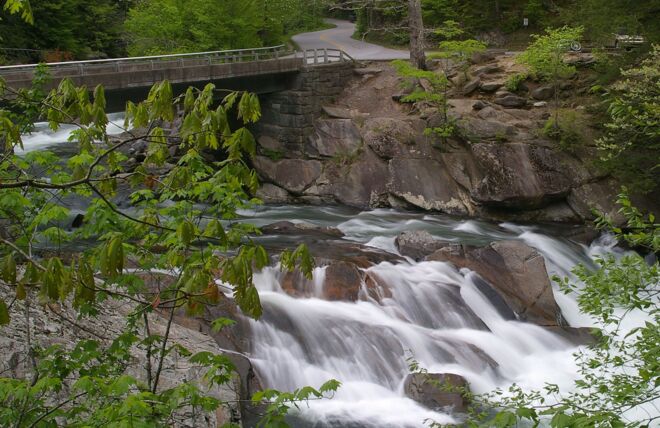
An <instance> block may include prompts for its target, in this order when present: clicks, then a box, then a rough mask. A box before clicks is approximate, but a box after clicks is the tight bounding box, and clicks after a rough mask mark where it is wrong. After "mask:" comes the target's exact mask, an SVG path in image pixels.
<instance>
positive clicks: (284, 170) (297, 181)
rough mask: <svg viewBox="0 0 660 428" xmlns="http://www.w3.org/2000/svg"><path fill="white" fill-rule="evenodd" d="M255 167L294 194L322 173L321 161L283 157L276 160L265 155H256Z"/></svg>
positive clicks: (264, 176)
mask: <svg viewBox="0 0 660 428" xmlns="http://www.w3.org/2000/svg"><path fill="white" fill-rule="evenodd" d="M253 164H254V168H255V169H256V170H257V172H258V173H259V175H260V176H261V177H262V178H263V179H264V180H265V181H268V182H271V183H273V184H275V185H277V186H278V187H281V188H283V189H285V190H287V191H289V192H291V193H293V194H301V193H302V192H303V191H304V190H305V189H307V188H308V187H309V186H311V185H312V183H313V182H314V180H316V179H317V178H318V177H319V176H320V175H321V162H319V161H315V160H305V159H282V160H279V161H275V160H272V159H269V158H267V157H265V156H256V157H255V158H254V160H253Z"/></svg>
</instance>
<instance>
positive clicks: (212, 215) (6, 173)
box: [0, 79, 313, 426]
mask: <svg viewBox="0 0 660 428" xmlns="http://www.w3.org/2000/svg"><path fill="white" fill-rule="evenodd" d="M1 87H2V93H1V94H0V96H1V97H12V98H17V99H18V100H20V103H21V105H25V106H28V105H29V104H31V103H32V104H33V105H31V106H29V108H26V109H25V111H32V109H34V108H37V107H38V108H39V112H40V115H41V116H42V117H45V118H46V119H47V120H48V122H49V124H50V127H51V128H52V129H53V130H57V129H58V128H59V127H60V126H62V125H63V124H69V125H73V126H75V127H76V128H77V129H76V130H75V131H73V133H72V136H71V138H70V142H69V143H65V144H70V145H74V146H75V147H76V148H77V150H76V153H75V154H74V155H73V156H72V157H70V158H69V159H68V160H67V161H66V162H60V161H58V158H57V156H56V155H55V154H53V153H51V152H49V151H47V150H40V151H33V152H29V153H25V154H21V155H15V154H13V153H14V149H18V148H22V145H23V142H22V138H21V128H22V122H20V121H15V120H14V117H15V113H11V112H9V111H7V110H1V111H0V141H2V142H3V145H4V146H3V150H2V152H1V153H2V155H0V221H2V233H1V234H0V259H1V260H2V261H1V262H0V264H1V266H2V269H1V276H0V279H2V281H3V283H4V284H5V285H2V287H3V288H4V287H8V288H9V290H13V291H11V293H12V294H13V296H14V297H13V299H11V300H10V301H4V300H3V299H1V298H0V324H8V323H12V324H13V323H19V322H25V323H26V324H27V325H28V326H29V325H31V321H30V319H29V312H26V315H25V317H26V319H25V320H21V317H14V318H11V319H10V318H9V311H10V309H11V307H12V306H13V305H14V304H16V302H17V301H24V302H25V303H26V304H29V303H30V302H33V303H32V304H44V305H46V304H49V303H62V304H64V303H65V302H72V304H73V306H74V307H75V308H76V309H77V310H78V311H79V312H80V317H82V318H83V319H84V318H85V317H88V316H92V317H93V316H96V315H97V313H98V308H99V306H100V305H103V304H104V302H105V301H107V300H108V299H121V300H124V301H126V300H128V301H130V302H132V303H133V304H134V305H135V308H134V312H133V315H132V316H131V319H129V320H128V327H127V328H128V330H127V332H126V333H125V334H124V335H122V336H121V337H119V338H117V339H116V340H115V342H114V343H112V344H111V345H110V347H109V348H105V347H103V346H102V345H101V344H100V343H98V342H81V343H79V344H78V345H77V346H76V347H75V348H74V349H66V350H65V349H61V348H50V349H48V350H45V351H44V350H41V349H40V348H39V344H38V343H31V342H30V340H29V336H28V341H27V344H28V346H27V348H28V349H27V355H26V356H25V358H26V359H27V361H32V362H33V366H32V371H31V374H30V375H29V376H28V377H27V378H25V379H8V378H4V379H2V380H1V381H0V424H2V425H5V423H4V421H7V420H12V421H18V423H17V424H15V425H16V426H30V425H31V424H33V423H42V422H43V423H44V424H46V423H52V422H53V421H54V420H55V419H54V418H57V420H58V421H66V422H67V424H70V425H72V426H76V425H82V424H85V425H87V424H88V423H89V424H92V425H96V426H107V425H108V424H111V425H122V424H127V423H129V421H131V422H130V423H133V424H138V425H142V426H144V425H145V424H147V425H167V424H168V421H169V420H170V418H171V416H172V414H174V413H175V412H176V411H177V410H178V409H180V408H181V407H183V406H190V405H192V406H197V407H198V408H200V409H203V410H205V411H207V410H210V409H214V408H217V407H218V406H219V405H220V403H219V402H218V401H217V400H212V399H210V398H208V397H206V396H205V394H204V393H203V392H202V391H201V390H199V389H198V388H197V386H195V385H193V384H190V383H182V384H179V385H175V386H174V387H171V388H163V387H161V386H160V385H161V383H162V382H160V378H161V368H162V365H163V361H164V359H165V358H166V356H167V355H168V354H170V353H171V352H175V350H176V352H179V353H180V354H181V356H182V357H185V358H189V360H190V362H191V363H192V364H194V365H197V366H201V367H206V368H207V375H206V381H207V383H210V384H222V383H226V382H227V381H228V379H229V373H230V372H231V370H232V367H231V365H230V364H229V363H228V361H227V360H226V357H224V356H222V355H218V356H215V355H210V354H202V355H200V354H198V355H196V356H190V355H188V354H189V353H188V352H186V350H185V349H182V348H181V347H178V346H176V345H173V344H171V343H170V337H169V331H170V330H169V326H170V325H171V323H172V320H173V317H174V316H175V315H176V314H178V313H180V312H184V313H185V314H187V315H199V314H201V313H203V311H204V310H205V308H206V307H208V306H210V305H216V304H218V303H219V302H220V300H221V298H222V292H221V291H220V289H219V286H218V285H217V284H216V279H218V280H220V281H221V282H222V284H223V285H222V287H226V288H227V291H228V292H229V293H231V294H233V298H234V301H235V302H236V304H237V305H238V307H239V308H240V309H241V311H242V312H243V313H244V314H245V315H248V316H251V317H255V318H258V317H259V316H260V315H261V305H260V301H259V295H258V293H257V290H256V288H255V286H254V284H253V281H252V278H253V276H252V272H253V269H261V268H263V267H265V266H266V265H268V264H269V263H270V258H269V255H268V254H267V252H266V250H265V249H264V248H263V247H262V246H260V245H257V244H255V243H254V242H253V241H252V240H251V239H250V237H251V236H254V235H255V234H258V230H257V229H256V228H255V227H253V226H251V225H249V224H243V223H235V222H231V220H232V219H234V218H236V216H237V213H236V210H237V209H239V208H243V207H249V206H252V205H253V204H254V203H256V202H257V201H254V200H251V199H250V197H249V194H250V193H253V192H254V191H255V190H256V186H257V185H258V183H257V178H256V174H255V173H254V172H253V171H252V170H250V169H249V168H248V166H247V163H246V158H247V157H250V156H252V155H254V153H255V141H254V138H253V136H252V134H251V133H250V131H249V130H248V126H250V125H251V124H253V123H254V122H256V121H257V120H258V119H259V117H260V108H259V101H258V99H257V97H256V96H255V95H254V94H250V93H236V92H235V93H230V94H229V95H227V96H226V97H224V99H222V102H221V103H220V104H219V105H217V106H216V105H215V99H216V97H217V94H218V92H217V91H216V89H215V87H214V85H212V84H209V85H207V86H206V87H205V88H204V89H203V90H196V89H193V88H190V89H188V91H187V92H186V93H185V94H183V95H181V96H175V95H174V93H173V89H172V86H171V85H170V84H169V83H168V82H167V81H165V82H162V83H159V84H157V85H155V86H154V87H153V88H152V89H151V91H150V92H149V95H148V97H147V99H146V100H145V101H144V102H142V103H138V104H133V103H131V102H129V103H128V104H127V107H126V123H125V124H124V127H125V129H126V130H129V129H133V130H136V131H130V132H128V133H127V134H125V136H124V137H123V138H120V139H119V140H117V139H114V138H110V136H109V135H108V134H107V130H106V127H107V125H108V118H107V115H106V111H105V108H106V101H105V93H104V90H103V88H102V87H100V86H99V87H97V88H95V89H94V91H93V95H92V96H91V97H90V95H89V92H88V89H87V88H85V87H81V88H77V87H75V86H74V85H73V83H72V82H71V81H70V80H66V79H65V80H63V81H62V82H61V83H60V84H59V85H58V87H57V88H56V89H54V90H53V91H51V93H50V94H49V95H48V96H47V97H46V98H45V100H38V99H36V98H39V97H31V96H30V94H29V93H25V92H18V91H14V90H12V89H11V88H7V87H5V86H4V84H3V85H1ZM176 111H181V112H183V113H182V117H181V125H180V127H179V129H178V132H172V130H171V126H169V127H168V124H171V123H172V122H174V120H175V112H176ZM229 111H233V112H236V115H237V118H238V120H236V121H231V123H236V124H237V125H238V127H237V129H233V128H232V126H231V125H230V118H229V113H228V112H229ZM137 130H141V131H137ZM139 140H142V141H145V142H146V143H147V144H148V149H147V156H146V159H144V161H142V162H139V163H138V164H137V165H131V164H130V163H127V162H126V160H127V158H126V156H125V155H123V154H122V149H126V148H127V147H128V146H129V145H130V144H132V143H134V142H136V141H139ZM170 148H176V149H177V151H178V152H179V153H181V156H180V157H179V158H177V160H175V164H174V165H172V166H171V167H169V168H166V169H165V170H164V169H163V167H164V166H165V163H166V161H172V160H171V159H170V155H169V150H170ZM210 151H215V152H216V153H217V152H220V153H223V155H222V156H221V157H220V158H218V160H217V161H216V162H213V163H209V162H207V161H206V160H205V159H206V155H205V152H210ZM159 171H160V172H159ZM163 171H165V172H163ZM120 187H121V188H123V189H124V191H126V190H130V192H132V193H131V194H130V197H129V199H130V201H131V206H132V207H131V211H130V212H128V211H125V210H122V209H120V208H119V207H118V206H117V205H116V199H115V198H116V197H117V194H118V189H119V188H120ZM70 198H83V200H87V201H88V206H87V209H86V213H85V215H84V221H83V224H82V226H81V227H80V228H79V229H70V228H68V227H67V225H68V224H69V222H70V218H71V216H70V214H71V212H70V208H69V207H68V205H67V203H66V202H65V201H66V200H67V199H70ZM81 239H82V240H85V242H91V244H90V246H89V247H88V248H86V249H85V250H83V251H82V252H80V253H74V254H69V255H66V252H64V253H62V251H61V250H59V249H60V248H62V245H65V244H66V243H67V242H69V241H73V240H81ZM44 248H45V249H47V251H45V252H44V251H43V249H44ZM65 256H66V257H65ZM65 260H67V261H66V262H65ZM129 263H132V264H135V265H137V266H138V268H137V269H130V270H129V269H126V267H127V266H128V264H129ZM280 263H281V265H282V267H283V268H284V269H291V268H294V267H295V266H299V267H300V269H301V271H302V272H304V273H305V274H306V275H308V276H309V275H311V270H312V267H313V259H312V258H311V256H310V254H309V252H308V251H307V249H306V247H304V246H301V247H299V248H297V249H296V250H295V251H286V252H284V253H283V254H282V256H281V258H280ZM154 270H161V271H166V272H171V273H172V275H173V280H172V281H171V284H168V285H166V286H163V287H162V288H159V289H153V288H150V287H149V286H148V285H147V284H145V282H144V280H143V279H142V277H141V276H140V274H141V273H144V272H152V271H154ZM47 307H49V306H47ZM150 313H160V314H161V315H162V316H164V317H165V318H166V320H167V323H168V328H167V331H166V332H165V333H164V334H162V335H155V334H150V333H149V321H148V316H147V315H149V314H150ZM133 346H137V347H141V348H143V349H147V355H148V356H149V360H148V361H149V363H148V364H147V367H146V368H145V373H144V376H140V377H139V378H138V377H133V375H131V374H128V373H127V372H126V371H125V369H126V365H125V360H126V358H129V356H127V353H129V352H130V350H131V349H132V347H133ZM144 379H147V380H146V381H145V380H144ZM58 423H59V422H58Z"/></svg>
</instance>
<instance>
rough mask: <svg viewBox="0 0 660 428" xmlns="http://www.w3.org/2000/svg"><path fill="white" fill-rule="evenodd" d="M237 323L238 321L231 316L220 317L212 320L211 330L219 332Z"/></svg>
mask: <svg viewBox="0 0 660 428" xmlns="http://www.w3.org/2000/svg"><path fill="white" fill-rule="evenodd" d="M235 324H236V321H234V320H232V319H229V318H218V319H215V320H213V321H212V322H211V331H213V332H214V333H217V332H219V331H220V330H222V329H224V328H227V327H231V326H233V325H235Z"/></svg>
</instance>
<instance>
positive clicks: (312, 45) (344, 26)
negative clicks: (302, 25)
mask: <svg viewBox="0 0 660 428" xmlns="http://www.w3.org/2000/svg"><path fill="white" fill-rule="evenodd" d="M326 22H328V23H330V24H333V25H336V26H337V27H336V28H331V29H329V30H322V31H315V32H313V33H303V34H298V35H297V36H293V41H294V42H296V43H297V44H298V46H300V48H301V49H323V48H328V49H330V48H333V49H341V50H343V51H344V52H346V53H347V54H349V55H350V56H352V57H353V58H354V59H357V60H392V59H408V58H410V53H409V52H408V51H401V50H395V49H388V48H384V47H382V46H378V45H374V44H372V43H366V42H361V41H359V40H355V39H352V38H351V36H352V35H353V33H354V32H355V24H353V23H351V22H348V21H341V20H338V19H326Z"/></svg>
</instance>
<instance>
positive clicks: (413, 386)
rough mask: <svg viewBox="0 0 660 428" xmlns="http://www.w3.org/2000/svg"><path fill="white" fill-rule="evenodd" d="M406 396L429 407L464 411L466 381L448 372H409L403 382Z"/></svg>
mask: <svg viewBox="0 0 660 428" xmlns="http://www.w3.org/2000/svg"><path fill="white" fill-rule="evenodd" d="M403 391H404V394H405V395H406V397H408V398H410V399H412V400H415V401H417V402H418V403H420V404H422V405H424V406H426V407H428V408H429V409H434V410H436V409H437V410H440V409H447V408H448V409H451V410H453V411H454V412H459V413H461V412H465V410H466V409H467V406H468V402H467V400H466V399H465V398H464V397H465V395H466V392H467V391H468V383H467V381H466V380H465V379H464V378H463V377H461V376H459V375H455V374H449V373H410V374H409V375H408V376H407V377H406V379H405V381H404V383H403Z"/></svg>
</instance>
